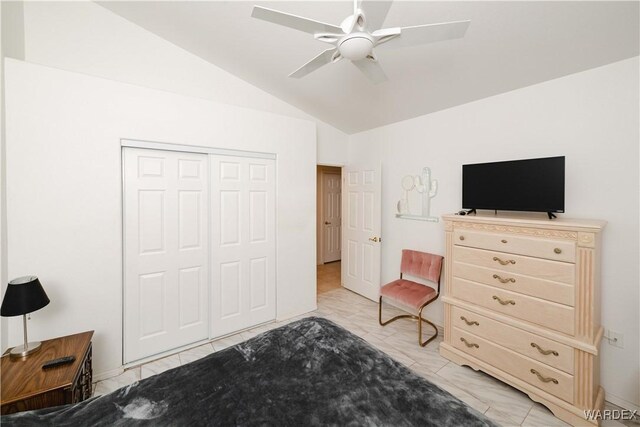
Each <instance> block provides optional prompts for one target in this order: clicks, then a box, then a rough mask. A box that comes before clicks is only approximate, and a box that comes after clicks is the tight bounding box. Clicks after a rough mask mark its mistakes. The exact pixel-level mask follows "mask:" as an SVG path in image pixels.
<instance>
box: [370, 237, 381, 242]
mask: <svg viewBox="0 0 640 427" xmlns="http://www.w3.org/2000/svg"><path fill="white" fill-rule="evenodd" d="M369 240H371V241H372V242H382V237H369Z"/></svg>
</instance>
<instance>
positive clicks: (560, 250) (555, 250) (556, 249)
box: [553, 248, 562, 254]
mask: <svg viewBox="0 0 640 427" xmlns="http://www.w3.org/2000/svg"><path fill="white" fill-rule="evenodd" d="M553 252H555V253H557V254H561V253H562V249H560V248H555V249H554V250H553Z"/></svg>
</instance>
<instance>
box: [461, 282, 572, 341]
mask: <svg viewBox="0 0 640 427" xmlns="http://www.w3.org/2000/svg"><path fill="white" fill-rule="evenodd" d="M451 289H452V295H453V297H455V298H458V299H461V300H464V301H468V302H470V303H472V304H475V305H479V306H481V307H485V308H488V309H490V310H493V311H495V312H498V313H503V314H507V315H509V316H512V317H515V318H518V319H522V320H526V321H528V322H531V323H535V324H536V325H540V326H544V327H546V328H549V329H553V330H556V331H559V332H563V333H565V334H568V335H573V334H574V309H573V307H568V306H566V305H562V304H557V303H554V302H551V301H545V300H542V299H539V298H534V297H530V296H527V295H523V294H518V293H516V292H511V291H506V290H503V289H499V288H494V287H492V286H487V285H483V284H480V283H476V282H471V281H469V280H465V279H461V278H459V277H454V278H453V283H452V287H451Z"/></svg>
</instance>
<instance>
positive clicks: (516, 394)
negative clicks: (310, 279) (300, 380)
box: [94, 262, 638, 427]
mask: <svg viewBox="0 0 640 427" xmlns="http://www.w3.org/2000/svg"><path fill="white" fill-rule="evenodd" d="M339 272H340V263H339V262H338V263H331V264H326V265H323V266H319V267H318V309H317V310H316V311H314V312H312V313H308V314H306V315H304V316H299V317H297V318H293V319H289V320H286V321H283V322H274V323H271V324H268V325H264V326H260V327H257V328H254V329H251V330H248V331H244V332H241V333H238V334H235V335H232V336H229V337H226V338H222V339H219V340H215V341H212V342H210V343H207V344H204V345H202V346H200V347H196V348H193V349H191V350H187V351H183V352H182V353H179V354H175V355H172V356H169V357H165V358H163V359H160V360H157V361H153V362H149V363H146V364H144V365H142V366H140V367H136V368H132V369H128V370H127V371H125V372H124V373H123V374H121V375H118V376H117V377H113V378H109V379H106V380H103V381H100V382H98V383H97V384H96V386H95V392H94V393H95V395H101V394H106V393H109V392H111V391H114V390H116V389H118V388H120V387H123V386H126V385H129V384H131V383H133V382H135V381H138V380H140V379H144V378H147V377H149V376H152V375H155V374H158V373H160V372H163V371H166V370H167V369H171V368H174V367H176V366H180V365H182V364H185V363H189V362H191V361H193V360H196V359H199V358H201V357H204V356H206V355H208V354H210V353H213V352H216V351H220V350H222V349H224V348H227V347H229V346H232V345H235V344H237V343H239V342H242V341H244V340H247V339H249V338H251V337H253V336H255V335H257V334H260V333H262V332H265V331H267V330H270V329H273V328H277V327H280V326H283V325H285V324H287V323H289V322H292V321H294V320H298V319H300V318H303V317H307V316H310V315H313V316H322V317H325V318H327V319H330V320H332V321H333V322H335V323H337V324H339V325H341V326H342V327H344V328H346V329H348V330H349V331H351V332H352V333H354V334H356V335H358V336H360V337H362V338H364V339H365V340H366V341H368V342H369V343H370V344H371V345H373V346H375V347H377V348H379V349H380V350H382V351H384V352H385V353H387V354H388V355H390V356H391V357H393V358H394V359H396V360H397V361H399V362H400V363H403V364H405V365H406V366H408V367H409V368H410V369H412V370H413V371H414V372H416V373H417V374H419V375H421V376H423V377H425V378H426V379H428V380H429V381H431V382H433V383H435V384H436V385H438V386H440V387H441V388H443V389H445V390H447V391H449V392H450V393H451V394H453V395H454V396H457V397H458V398H459V399H460V400H462V401H464V402H466V403H467V404H468V405H469V406H471V407H473V408H475V409H476V410H478V411H480V412H482V413H484V414H485V415H486V416H487V417H489V418H491V419H492V420H494V421H496V422H497V423H498V424H500V425H503V426H539V427H554V426H566V425H567V424H565V423H563V422H562V421H560V420H559V419H557V418H555V417H554V416H553V415H552V414H551V412H550V411H549V410H548V409H546V408H545V407H544V406H542V405H540V404H538V403H535V402H533V401H532V400H531V399H529V398H528V397H527V396H526V395H525V394H524V393H521V392H520V391H518V390H516V389H514V388H512V387H510V386H508V385H506V384H504V383H502V382H500V381H498V380H496V379H494V378H492V377H490V376H489V375H486V374H484V373H482V372H475V371H473V370H472V369H470V368H467V367H462V366H458V365H456V364H455V363H453V362H449V361H448V360H447V359H444V358H443V357H441V356H440V354H439V353H438V345H439V344H440V341H441V340H442V339H441V335H442V331H441V333H440V336H439V337H438V338H437V339H436V340H434V341H432V342H431V343H429V345H427V346H426V347H424V348H423V347H420V346H418V344H417V343H416V326H415V322H414V321H411V320H408V319H407V320H404V319H403V320H400V321H397V322H394V323H392V324H389V325H387V326H385V327H381V326H380V325H379V324H378V320H377V316H378V313H377V304H376V303H374V302H372V301H370V300H368V299H366V298H363V297H361V296H359V295H357V294H355V293H353V292H350V291H348V290H346V289H344V288H342V287H341V286H340V273H339ZM387 313H388V314H389V315H392V314H394V313H393V312H392V309H389V311H386V312H385V314H387ZM602 425H604V426H622V425H623V424H622V423H619V422H617V421H605V422H603V424H602ZM627 425H636V426H637V425H638V424H631V423H627Z"/></svg>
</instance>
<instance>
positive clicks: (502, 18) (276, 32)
mask: <svg viewBox="0 0 640 427" xmlns="http://www.w3.org/2000/svg"><path fill="white" fill-rule="evenodd" d="M100 4H101V5H102V6H104V7H105V8H107V9H109V10H111V11H113V12H115V13H117V14H118V15H120V16H122V17H124V18H126V19H128V20H129V21H131V22H133V23H135V24H137V25H139V26H141V27H143V28H146V29H147V30H149V31H151V32H153V33H155V34H157V35H159V36H160V37H163V38H165V39H166V40H168V41H170V42H172V43H174V44H176V45H178V46H180V47H182V48H184V49H186V50H188V51H190V52H192V53H194V54H196V55H198V56H200V57H202V58H204V59H205V60H207V61H209V62H211V63H213V64H215V65H217V66H219V67H221V68H223V69H225V70H227V71H228V72H231V73H233V74H235V75H236V76H238V77H240V78H242V79H244V80H246V81H247V82H249V83H251V84H253V85H255V86H257V87H259V88H261V89H263V90H265V91H266V92H269V93H271V94H272V95H275V96H277V97H279V98H281V99H282V100H284V101H286V102H288V103H290V104H292V105H295V106H296V107H298V108H300V109H302V110H304V111H306V112H307V113H309V114H311V115H313V116H315V117H317V118H318V119H320V120H322V121H324V122H326V123H329V124H331V125H333V126H335V127H337V128H338V129H341V130H342V131H344V132H347V133H350V134H351V133H355V132H360V131H363V130H367V129H371V128H375V127H379V126H383V125H386V124H389V123H394V122H398V121H401V120H406V119H410V118H413V117H417V116H420V115H423V114H427V113H431V112H434V111H438V110H442V109H445V108H449V107H453V106H456V105H460V104H464V103H467V102H470V101H473V100H477V99H481V98H485V97H488V96H492V95H496V94H499V93H502V92H506V91H510V90H513V89H517V88H520V87H524V86H528V85H531V84H535V83H538V82H542V81H545V80H549V79H553V78H557V77H560V76H563V75H567V74H571V73H575V72H579V71H583V70H586V69H589V68H593V67H597V66H601V65H604V64H608V63H611V62H615V61H618V60H621V59H625V58H629V57H633V56H637V55H638V45H639V42H638V38H639V29H638V26H639V24H638V14H639V7H638V6H639V3H638V2H609V1H605V2H590V1H588V2H575V1H569V2H558V1H556V2H519V1H514V2H484V1H473V2H455V1H444V2H430V1H412V2H409V1H397V2H395V3H394V4H393V5H392V6H391V9H390V11H389V14H388V16H387V19H386V21H385V25H384V26H385V27H397V26H411V25H419V24H428V23H437V22H443V21H456V20H464V19H471V26H470V27H469V30H468V31H467V34H466V36H465V38H463V39H459V40H451V41H445V42H439V43H434V44H427V45H423V46H416V47H410V48H404V49H400V50H384V51H382V50H381V51H380V52H379V53H378V59H379V61H380V63H381V64H382V67H383V68H384V70H385V72H386V74H387V75H388V77H389V81H387V82H385V83H381V84H379V85H373V84H371V83H370V82H369V81H368V80H367V79H366V78H365V77H364V76H363V75H362V74H361V73H360V71H359V70H358V69H357V68H356V67H354V66H353V65H352V64H351V63H350V62H349V61H340V62H338V63H335V64H329V65H327V66H325V67H322V68H320V69H319V70H317V71H315V72H313V73H311V74H309V75H308V76H306V77H304V78H302V79H300V80H296V79H291V78H288V77H287V75H288V74H289V73H291V72H292V71H294V70H295V69H297V68H298V67H299V66H301V65H302V64H304V63H305V62H306V61H308V60H310V59H311V58H313V57H314V56H315V55H317V54H318V53H320V52H321V51H323V50H324V49H326V48H327V47H329V46H328V45H326V44H324V43H322V42H319V41H316V40H314V39H313V37H312V36H311V35H310V34H306V33H303V32H300V31H296V30H293V29H289V28H285V27H281V26H278V25H275V24H271V23H268V22H264V21H260V20H257V19H254V18H251V10H252V6H253V4H259V5H261V6H264V7H269V8H272V9H278V10H281V11H284V12H288V13H293V14H297V15H301V16H305V17H308V18H312V19H315V20H319V21H324V22H327V23H332V24H336V25H339V24H340V22H341V21H342V20H343V19H344V18H345V17H346V16H348V15H349V14H350V13H351V12H352V8H353V6H352V3H351V2H349V1H343V2H328V1H305V2H244V1H234V2H201V1H196V2H184V1H169V2H166V1H161V2H127V1H125V2H100ZM363 9H364V10H365V13H366V2H365V4H364V6H363Z"/></svg>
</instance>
